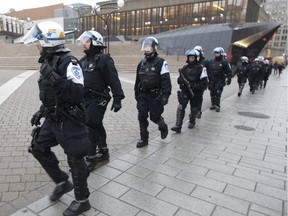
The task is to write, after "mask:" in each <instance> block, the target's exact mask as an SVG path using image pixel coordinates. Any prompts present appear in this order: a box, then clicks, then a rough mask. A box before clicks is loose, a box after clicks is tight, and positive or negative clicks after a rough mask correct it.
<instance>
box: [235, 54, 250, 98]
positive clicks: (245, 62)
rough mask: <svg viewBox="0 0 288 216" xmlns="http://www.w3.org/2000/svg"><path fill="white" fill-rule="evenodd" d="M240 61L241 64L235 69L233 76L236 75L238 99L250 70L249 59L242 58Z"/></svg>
mask: <svg viewBox="0 0 288 216" xmlns="http://www.w3.org/2000/svg"><path fill="white" fill-rule="evenodd" d="M240 60H241V63H240V64H239V65H238V66H237V67H236V69H235V74H236V75H237V82H238V85H239V91H238V96H239V97H240V96H241V94H242V91H243V88H244V86H245V83H246V81H247V78H248V74H249V70H250V66H249V59H248V58H247V57H246V56H242V57H241V58H240Z"/></svg>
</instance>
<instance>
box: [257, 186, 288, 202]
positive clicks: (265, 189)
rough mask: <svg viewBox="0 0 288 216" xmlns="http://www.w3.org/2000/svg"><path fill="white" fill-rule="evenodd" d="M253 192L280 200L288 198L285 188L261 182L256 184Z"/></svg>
mask: <svg viewBox="0 0 288 216" xmlns="http://www.w3.org/2000/svg"><path fill="white" fill-rule="evenodd" d="M255 192H257V193H261V194H264V195H267V196H269V197H274V198H277V199H280V200H285V201H287V200H288V198H287V190H281V189H279V188H275V187H271V186H268V185H264V184H261V183H258V184H257V186H256V190H255Z"/></svg>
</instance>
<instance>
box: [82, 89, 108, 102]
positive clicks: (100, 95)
mask: <svg viewBox="0 0 288 216" xmlns="http://www.w3.org/2000/svg"><path fill="white" fill-rule="evenodd" d="M109 92H110V89H109V88H107V89H105V90H104V91H96V90H94V89H88V91H87V92H86V93H85V94H84V97H85V98H87V99H100V100H107V101H110V99H111V96H110V94H109Z"/></svg>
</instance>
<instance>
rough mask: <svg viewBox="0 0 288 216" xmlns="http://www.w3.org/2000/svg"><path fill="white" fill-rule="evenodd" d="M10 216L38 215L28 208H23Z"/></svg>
mask: <svg viewBox="0 0 288 216" xmlns="http://www.w3.org/2000/svg"><path fill="white" fill-rule="evenodd" d="M10 216H37V214H35V213H33V212H32V211H30V210H29V209H27V208H23V209H21V210H19V211H17V212H16V213H14V214H12V215H10Z"/></svg>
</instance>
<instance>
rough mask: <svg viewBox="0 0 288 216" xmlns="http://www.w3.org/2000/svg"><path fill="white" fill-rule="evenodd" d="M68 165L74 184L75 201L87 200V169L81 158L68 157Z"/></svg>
mask: <svg viewBox="0 0 288 216" xmlns="http://www.w3.org/2000/svg"><path fill="white" fill-rule="evenodd" d="M67 157H68V164H69V167H70V172H71V174H72V180H73V184H74V194H75V199H76V200H77V201H81V200H87V199H88V197H89V195H90V193H89V189H88V186H87V178H88V169H87V166H86V164H85V162H84V159H83V158H76V157H73V156H71V155H68V156H67Z"/></svg>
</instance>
